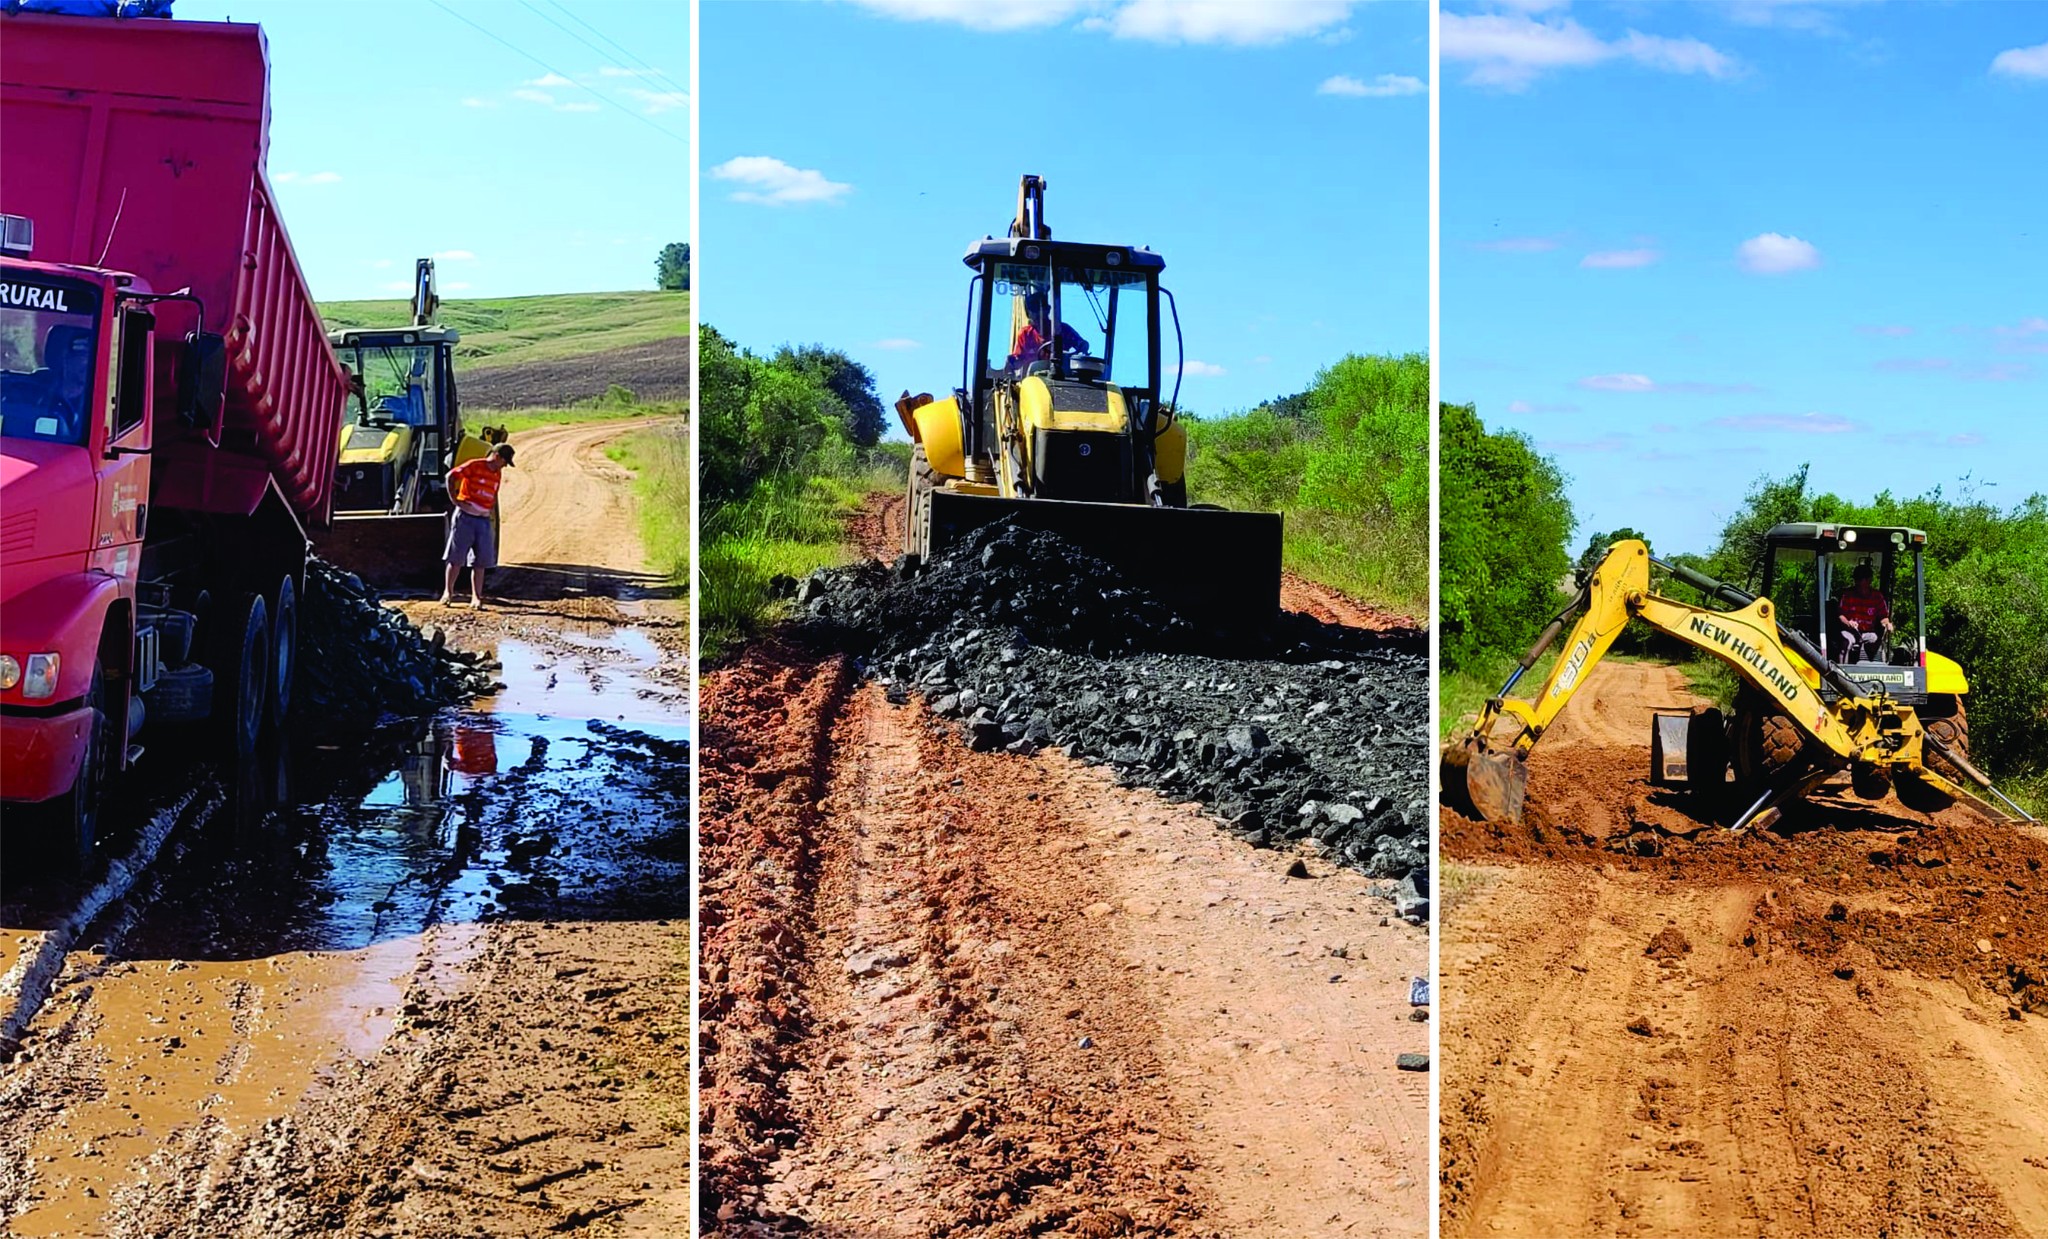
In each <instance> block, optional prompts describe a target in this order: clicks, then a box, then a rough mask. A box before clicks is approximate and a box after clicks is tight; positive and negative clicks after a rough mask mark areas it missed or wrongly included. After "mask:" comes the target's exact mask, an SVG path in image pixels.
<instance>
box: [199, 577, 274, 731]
mask: <svg viewBox="0 0 2048 1239" xmlns="http://www.w3.org/2000/svg"><path fill="white" fill-rule="evenodd" d="M211 618H212V619H213V633H212V635H211V636H210V637H209V638H208V641H207V660H206V661H207V664H208V665H209V666H211V667H212V668H213V683H214V691H213V709H214V719H215V722H216V723H218V724H219V727H220V731H221V733H222V734H223V735H224V736H226V737H227V740H228V743H229V745H230V746H231V751H232V752H233V754H234V755H235V756H236V757H247V756H248V755H249V754H251V753H253V752H255V751H256V741H257V740H258V739H259V738H260V737H261V736H262V735H263V719H264V716H265V714H266V713H267V712H268V710H269V704H270V668H271V663H272V659H273V657H274V654H273V652H272V650H271V648H270V611H269V608H268V607H267V606H265V605H264V602H263V595H261V594H237V595H235V596H234V597H233V598H232V599H231V600H230V601H229V602H227V603H226V604H225V605H224V606H222V607H221V608H220V610H219V612H218V614H217V615H215V616H213V617H211Z"/></svg>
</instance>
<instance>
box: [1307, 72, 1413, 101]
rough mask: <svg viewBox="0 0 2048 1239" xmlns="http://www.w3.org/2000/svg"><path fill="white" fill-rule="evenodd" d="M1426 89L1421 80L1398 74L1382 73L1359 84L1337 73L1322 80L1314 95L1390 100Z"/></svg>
mask: <svg viewBox="0 0 2048 1239" xmlns="http://www.w3.org/2000/svg"><path fill="white" fill-rule="evenodd" d="M1428 89H1429V83H1427V82H1425V81H1423V80H1422V79H1421V78H1419V77H1408V76H1406V75H1404V74H1399V73H1382V74H1380V75H1379V76H1378V77H1376V78H1374V79H1373V80H1372V81H1370V82H1361V81H1359V80H1358V79H1357V78H1355V77H1346V76H1344V75H1343V74H1341V73H1339V74H1338V75H1337V76H1335V77H1331V78H1326V79H1324V81H1323V84H1322V85H1320V86H1318V87H1316V93H1317V94H1319V95H1343V96H1345V97H1346V98H1350V99H1392V98H1394V97H1396V96H1399V95H1419V94H1422V93H1423V92H1425V91H1427V90H1428Z"/></svg>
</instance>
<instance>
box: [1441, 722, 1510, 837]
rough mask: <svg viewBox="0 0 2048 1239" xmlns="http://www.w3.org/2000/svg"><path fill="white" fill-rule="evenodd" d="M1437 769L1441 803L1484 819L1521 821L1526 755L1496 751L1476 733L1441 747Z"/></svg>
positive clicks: (1468, 815) (1491, 820)
mask: <svg viewBox="0 0 2048 1239" xmlns="http://www.w3.org/2000/svg"><path fill="white" fill-rule="evenodd" d="M1437 769H1438V773H1439V775H1440V776H1441V781H1442V784H1443V794H1442V799H1443V802H1444V803H1445V804H1447V805H1449V806H1451V807H1452V808H1453V809H1456V810H1457V811H1458V812H1460V813H1463V814H1465V815H1466V816H1467V817H1475V818H1478V819H1479V820H1480V821H1484V822H1519V821H1521V820H1522V802H1523V800H1524V799H1526V798H1527V796H1528V792H1529V758H1528V756H1527V755H1526V754H1524V753H1520V752H1510V753H1496V752H1494V751H1493V750H1491V749H1489V748H1487V747H1486V742H1485V741H1484V740H1482V739H1480V738H1479V737H1478V736H1467V737H1465V738H1464V739H1463V740H1461V741H1459V742H1458V743H1456V744H1453V745H1451V746H1450V747H1449V748H1447V749H1445V750H1444V755H1443V760H1442V761H1441V762H1440V763H1439V764H1438V767H1437Z"/></svg>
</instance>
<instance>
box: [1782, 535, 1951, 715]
mask: <svg viewBox="0 0 2048 1239" xmlns="http://www.w3.org/2000/svg"><path fill="white" fill-rule="evenodd" d="M1926 546H1927V534H1926V533H1925V532H1924V531H1922V530H1918V529H1908V528H1905V527H1903V526H1876V525H1834V524H1828V523H1824V522H1807V523H1798V524H1785V525H1776V526H1773V527H1772V528H1771V530H1770V531H1769V532H1768V533H1766V534H1765V535H1764V565H1763V568H1764V573H1763V594H1764V596H1765V597H1767V598H1769V599H1770V600H1771V601H1772V602H1773V603H1775V604H1776V605H1777V607H1778V616H1779V620H1780V622H1782V623H1783V624H1785V625H1786V626H1787V627H1789V628H1792V629H1793V630H1795V631H1797V632H1798V633H1800V634H1801V635H1802V636H1805V637H1807V638H1808V639H1810V640H1811V641H1812V642H1813V643H1814V645H1815V647H1816V648H1818V649H1820V650H1823V651H1825V652H1826V654H1827V656H1828V658H1829V659H1830V660H1832V661H1833V662H1834V663H1835V664H1836V665H1837V666H1839V667H1840V668H1841V669H1842V671H1843V672H1844V673H1845V674H1846V675H1847V676H1848V677H1849V678H1850V679H1851V680H1854V681H1856V682H1857V683H1859V684H1861V685H1863V686H1864V687H1865V689H1866V690H1867V691H1868V692H1869V693H1871V694H1872V695H1876V694H1877V693H1878V692H1879V691H1882V692H1883V693H1885V694H1886V695H1888V696H1890V697H1892V698H1893V699H1895V700H1897V701H1898V702H1900V703H1901V704H1902V705H1911V706H1924V705H1927V704H1928V700H1929V694H1930V693H1934V694H1937V695H1952V694H1959V693H1964V692H1967V691H1968V684H1967V683H1966V682H1965V680H1964V677H1963V673H1962V669H1961V668H1960V667H1958V666H1957V665H1956V664H1955V663H1954V662H1952V661H1950V660H1949V659H1946V658H1944V657H1942V656H1941V655H1939V654H1935V653H1931V652H1930V651H1929V650H1928V649H1927V632H1926V615H1927V581H1926V575H1925V565H1924V563H1923V554H1924V552H1925V550H1926ZM1865 578H1867V580H1866V579H1865ZM1873 595H1874V597H1873ZM1886 620H1889V624H1886V623H1885V622H1884V621H1886ZM1820 689H1821V695H1822V697H1823V698H1824V699H1827V700H1833V699H1834V698H1835V697H1837V696H1839V693H1837V692H1836V691H1835V689H1834V687H1833V685H1832V684H1830V683H1828V682H1827V681H1826V680H1825V679H1823V681H1822V683H1821V686H1820Z"/></svg>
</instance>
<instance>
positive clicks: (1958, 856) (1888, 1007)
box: [1439, 665, 2048, 1236]
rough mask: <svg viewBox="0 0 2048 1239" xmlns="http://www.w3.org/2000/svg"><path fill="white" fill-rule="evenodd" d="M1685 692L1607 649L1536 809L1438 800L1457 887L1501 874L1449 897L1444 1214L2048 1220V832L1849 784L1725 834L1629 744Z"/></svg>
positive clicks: (1550, 746) (1619, 1220)
mask: <svg viewBox="0 0 2048 1239" xmlns="http://www.w3.org/2000/svg"><path fill="white" fill-rule="evenodd" d="M1685 695H1686V694H1685V692H1684V688H1683V681H1682V680H1681V679H1679V677H1678V676H1677V673H1676V672H1675V671H1672V670H1671V669H1669V668H1662V667H1654V666H1639V667H1630V666H1623V665H1607V666H1603V667H1601V668H1600V669H1599V670H1598V671H1597V672H1596V673H1595V675H1594V676H1593V677H1592V679H1591V680H1590V681H1589V683H1588V685H1587V687H1586V688H1585V689H1584V690H1582V692H1581V700H1579V701H1575V702H1574V703H1573V706H1572V708H1571V710H1570V711H1568V712H1567V716H1566V717H1567V718H1569V717H1570V715H1571V714H1572V713H1573V712H1577V711H1579V710H1580V708H1581V706H1582V705H1583V706H1587V707H1588V709H1587V710H1586V712H1585V713H1586V717H1584V718H1582V719H1581V720H1580V721H1579V723H1578V724H1577V725H1576V726H1575V727H1566V726H1564V725H1563V720H1561V721H1560V725H1559V726H1558V727H1557V728H1556V729H1554V730H1553V732H1552V733H1551V735H1550V736H1548V737H1546V739H1545V741H1544V742H1543V744H1541V745H1539V746H1538V748H1537V750H1536V753H1535V755H1534V756H1533V757H1532V759H1531V762H1530V778H1529V797H1528V810H1527V812H1526V814H1525V820H1524V821H1523V822H1522V823H1520V824H1503V823H1484V822H1476V821H1473V820H1471V819H1468V818H1465V817H1463V816H1461V815H1459V814H1457V813H1455V812H1453V811H1451V810H1449V809H1443V810H1441V811H1440V815H1439V823H1440V830H1441V840H1442V851H1443V855H1444V857H1445V859H1446V861H1448V862H1452V866H1451V868H1452V870H1453V875H1452V876H1450V877H1447V880H1449V881H1456V880H1457V878H1456V876H1455V871H1456V870H1457V869H1458V868H1459V866H1461V865H1471V866H1478V868H1475V869H1472V870H1470V873H1471V875H1472V877H1471V878H1470V879H1468V880H1470V881H1472V882H1473V883H1474V884H1475V890H1474V893H1472V894H1470V895H1468V896H1466V897H1464V898H1462V899H1454V900H1453V902H1451V903H1450V904H1448V905H1447V906H1446V909H1445V912H1444V915H1443V922H1444V925H1443V934H1444V947H1443V972H1444V982H1443V987H1444V1001H1445V1004H1446V1006H1445V1011H1444V1013H1443V1020H1444V1047H1443V1048H1444V1056H1445V1061H1444V1065H1443V1070H1444V1078H1445V1081H1446V1085H1445V1095H1444V1102H1443V1123H1442V1134H1441V1139H1442V1143H1443V1162H1442V1180H1443V1200H1444V1210H1443V1226H1444V1230H1443V1233H1444V1234H1445V1235H1446V1236H1450V1235H1488V1236H1492V1235H1500V1234H1508V1235H1514V1234H1525V1235H1543V1234H1555V1233H1579V1234H1684V1233H1705V1232H1702V1231H1700V1230H1699V1229H1698V1228H1699V1227H1701V1226H1702V1225H1704V1226H1706V1227H1707V1228H1708V1230H1709V1231H1711V1233H1731V1234H1732V1233H1770V1234H1792V1235H1828V1234H1884V1235H1900V1236H1903V1235H1949V1234H1955V1235H2018V1234H2034V1233H2042V1227H2043V1225H2044V1224H2048V1155H2044V1154H2043V1152H2042V1150H2043V1149H2044V1148H2048V1118H2044V1117H2043V1114H2042V1110H2043V1106H2044V1104H2048V1075H2044V1071H2048V1023H2044V1022H2043V1021H2042V1018H2041V1017H2042V1016H2044V1015H2048V983H2044V976H2048V912H2044V910H2043V909H2044V893H2048V892H2044V883H2048V874H2044V872H2043V870H2044V863H2048V843H2044V842H2043V841H2042V839H2041V838H2040V837H2038V836H2036V835H2033V834H2028V833H2022V832H2021V831H2019V830H2016V829H2014V828H2012V827H2011V826H2007V825H2001V824H1995V823H1992V822H1989V821H1987V820H1985V819H1983V818H1980V817H1978V816H1977V815H1975V814H1973V813H1971V812H1970V811H1968V810H1965V809H1963V808H1960V807H1958V808H1953V809H1949V810H1946V811H1944V812H1942V813H1940V814H1937V815H1933V816H1928V815H1924V814H1918V813H1914V812H1911V811H1909V810H1907V809H1905V808H1904V807H1903V806H1901V805H1899V804H1898V803H1897V802H1896V800H1893V799H1889V798H1888V799H1886V800H1883V801H1877V802H1869V801H1863V800H1858V799H1855V798H1853V797H1851V796H1849V795H1848V794H1847V790H1846V788H1835V787H1833V786H1832V785H1831V787H1830V788H1829V789H1827V791H1826V794H1823V795H1820V796H1817V797H1815V798H1813V800H1812V801H1811V802H1810V803H1808V804H1806V805H1804V806H1801V807H1800V808H1799V809H1798V810H1797V811H1795V812H1792V813H1789V814H1788V815H1787V818H1786V820H1785V821H1784V822H1782V823H1780V824H1779V825H1778V826H1777V827H1776V828H1774V829H1772V830H1767V831H1754V830H1753V831H1748V832H1745V833H1744V834H1742V835H1739V836H1736V835H1730V834H1728V833H1727V832H1726V831H1725V830H1723V829H1722V828H1721V827H1720V826H1718V825H1714V824H1711V823H1708V822H1704V821H1702V820H1700V819H1699V818H1698V817H1696V816H1695V815H1694V814H1693V812H1692V807H1691V806H1690V805H1689V803H1688V802H1687V800H1686V799H1685V798H1683V797H1681V796H1678V795H1676V794H1674V793H1671V792H1667V791H1665V790H1662V789H1657V788H1653V787H1651V786H1650V785H1649V782H1648V768H1649V753H1648V748H1647V745H1641V746H1631V745H1628V744H1625V743H1619V742H1618V741H1619V740H1620V739H1621V737H1622V736H1623V735H1624V734H1626V733H1627V731H1631V730H1633V729H1634V727H1636V726H1639V727H1640V728H1641V734H1643V735H1644V736H1645V737H1647V731H1648V722H1649V715H1648V709H1647V707H1648V705H1649V704H1651V703H1655V704H1665V703H1668V702H1671V701H1674V700H1679V699H1683V698H1684V697H1685ZM1588 698H1590V700H1587V699H1588ZM1631 714H1633V715H1636V716H1637V717H1636V719H1635V720H1634V722H1633V724H1631V723H1630V722H1629V721H1628V718H1629V716H1630V715H1631ZM1681 943H1683V944H1684V945H1683V946H1680V945H1679V944H1681ZM1588 1133H1606V1134H1601V1135H1590V1134H1588ZM1613 1171H1623V1172H1628V1173H1623V1174H1621V1175H1620V1176H1619V1177H1618V1178H1615V1177H1612V1175H1611V1173H1610V1174H1609V1177H1608V1178H1607V1179H1606V1180H1604V1181H1603V1180H1602V1177H1601V1175H1602V1172H1613ZM1688 1228H1691V1229H1690V1230H1689V1229H1688Z"/></svg>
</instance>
